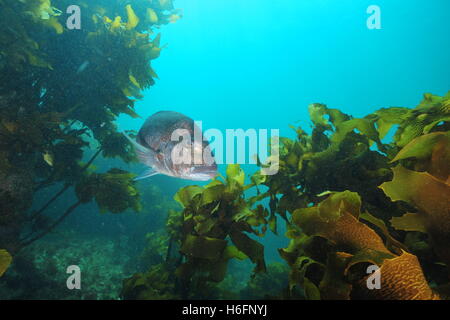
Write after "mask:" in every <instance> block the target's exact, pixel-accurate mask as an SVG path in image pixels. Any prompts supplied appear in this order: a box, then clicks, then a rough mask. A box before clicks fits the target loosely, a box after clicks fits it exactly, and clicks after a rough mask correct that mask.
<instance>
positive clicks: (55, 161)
mask: <svg viewBox="0 0 450 320" xmlns="http://www.w3.org/2000/svg"><path fill="white" fill-rule="evenodd" d="M73 5H76V6H78V7H79V8H80V10H81V26H80V28H79V29H77V28H75V29H73V28H70V27H69V24H68V23H66V22H67V20H68V19H72V18H71V13H66V10H67V8H69V7H70V6H73ZM69 12H70V11H69ZM136 12H139V14H137V13H136ZM179 17H180V13H179V12H178V11H177V10H175V9H174V7H173V4H172V1H171V0H160V1H144V0H135V1H130V2H126V3H125V2H123V1H120V0H117V1H107V0H100V1H96V2H95V3H92V2H91V1H83V0H75V1H67V0H51V1H50V0H20V1H15V0H1V1H0V29H1V30H2V32H1V34H0V48H1V49H0V57H1V59H0V60H1V62H0V179H1V186H0V248H5V249H6V250H8V252H9V253H10V254H11V255H14V254H16V253H17V252H18V251H19V250H20V249H21V248H23V247H24V246H26V245H28V244H30V243H32V242H34V241H35V240H37V239H39V238H41V237H43V236H44V235H46V234H48V233H49V232H50V231H52V230H53V229H54V228H55V227H56V226H57V225H58V224H59V223H60V222H61V221H62V220H63V219H64V218H65V217H67V216H68V215H69V214H71V213H72V212H73V211H74V210H75V209H76V208H77V207H79V206H80V205H81V204H83V203H86V202H88V201H92V200H94V201H95V202H96V203H97V204H98V206H99V207H100V209H101V210H102V211H109V212H113V213H119V212H122V211H124V210H126V209H128V208H131V209H133V210H139V209H140V204H139V192H138V191H137V189H136V188H135V186H134V185H133V182H132V178H133V176H132V175H131V174H129V173H127V172H124V171H122V170H119V169H111V170H109V171H108V172H106V173H101V172H95V170H94V169H93V166H92V163H93V161H94V160H95V159H96V158H97V157H98V156H99V155H101V156H103V157H106V158H113V157H117V158H121V159H122V160H123V161H125V162H131V161H134V160H135V159H134V156H133V152H131V150H132V147H131V145H130V144H129V142H128V141H127V140H126V139H125V137H124V136H123V135H122V134H121V133H119V132H118V131H117V127H116V124H115V123H114V121H115V119H116V118H117V117H118V116H119V115H121V114H127V115H130V116H131V117H138V115H137V113H136V112H135V109H134V104H135V102H136V99H139V98H141V97H142V96H141V93H140V92H141V91H142V90H143V89H146V88H148V87H150V86H151V85H153V84H154V82H155V79H156V78H157V75H156V73H155V71H154V70H153V69H152V66H151V63H150V61H151V60H153V59H156V58H157V57H158V56H159V55H160V52H161V50H162V49H163V47H162V46H161V35H160V34H159V33H157V32H156V31H157V30H158V29H159V28H160V27H161V26H162V25H164V24H167V23H171V22H174V21H176V20H177V19H178V18H179ZM91 150H92V151H91ZM86 158H87V160H85V161H82V160H84V159H86ZM49 187H53V188H54V187H59V191H56V192H55V193H54V195H52V196H50V197H49V199H48V201H46V202H44V204H43V205H42V206H41V207H40V208H34V207H33V208H32V199H33V196H34V195H35V194H36V193H37V192H40V191H42V190H48V189H49ZM67 190H75V191H76V192H75V194H76V197H77V200H76V201H74V202H73V203H72V204H69V205H68V207H67V208H66V209H65V210H62V213H61V215H60V216H59V217H56V218H55V217H52V218H49V217H48V216H46V215H45V213H46V211H47V209H48V208H49V207H50V206H51V205H52V204H53V203H54V201H55V200H57V199H58V198H59V197H60V196H61V195H62V194H64V193H65V192H66V191H67ZM2 257H3V254H2ZM3 261H6V260H5V259H3V258H2V269H3V268H4V265H6V264H5V263H4V262H3Z"/></svg>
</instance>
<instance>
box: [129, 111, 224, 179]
mask: <svg viewBox="0 0 450 320" xmlns="http://www.w3.org/2000/svg"><path fill="white" fill-rule="evenodd" d="M124 135H125V136H126V137H127V139H128V140H129V141H130V142H131V143H132V144H133V146H134V148H135V152H136V155H137V157H138V159H139V161H140V162H141V163H143V164H145V165H146V166H147V167H149V169H148V170H147V171H145V172H144V173H143V174H142V175H140V176H139V177H137V178H135V180H142V179H145V178H148V177H151V176H154V175H156V174H164V175H167V176H171V177H176V178H181V179H186V180H193V181H208V180H211V179H214V178H215V177H216V175H217V174H218V173H217V164H216V162H215V159H214V155H213V154H212V152H211V148H210V146H209V143H208V142H207V141H204V140H203V134H202V132H201V129H200V128H199V127H198V126H197V125H196V124H195V122H194V121H193V120H192V119H190V118H189V117H187V116H185V115H183V114H181V113H179V112H175V111H159V112H157V113H155V114H153V115H152V116H150V117H148V118H147V120H146V121H145V122H144V124H143V125H142V127H141V129H140V130H139V132H138V135H137V137H136V141H135V140H134V139H132V138H131V137H129V136H128V135H127V134H126V133H124Z"/></svg>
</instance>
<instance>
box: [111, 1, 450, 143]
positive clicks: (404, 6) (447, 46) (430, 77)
mask: <svg viewBox="0 0 450 320" xmlns="http://www.w3.org/2000/svg"><path fill="white" fill-rule="evenodd" d="M175 4H176V6H177V7H179V8H182V9H183V10H184V17H183V19H181V20H179V21H178V22H177V23H175V24H171V25H169V26H165V27H164V28H162V42H163V43H167V44H168V48H167V49H165V50H164V51H163V53H162V55H161V57H160V58H159V59H157V60H155V61H154V62H153V65H154V67H155V70H156V72H157V73H158V75H159V77H160V80H159V81H157V82H156V85H155V86H153V87H152V88H151V89H150V90H148V91H147V92H145V98H144V99H143V100H142V101H141V102H139V103H138V104H137V110H138V113H139V114H140V115H142V117H144V118H145V117H147V116H148V115H150V114H152V113H153V112H155V111H157V110H161V109H170V110H177V111H180V112H183V113H186V114H188V115H190V116H191V117H193V118H194V119H196V120H202V121H203V123H204V126H205V127H206V128H208V127H214V128H219V129H222V130H224V129H227V128H279V129H280V130H281V133H282V134H284V135H288V134H290V129H289V128H288V124H293V123H295V124H302V125H306V124H307V123H306V122H305V121H307V120H308V114H307V106H308V104H310V103H313V102H321V103H325V104H327V105H329V106H330V107H337V108H340V109H341V110H343V111H344V112H347V113H350V114H353V115H354V116H363V115H366V114H368V113H370V112H372V111H374V110H376V109H377V108H380V107H388V106H405V107H414V106H416V105H417V104H418V103H419V102H420V100H421V99H422V93H424V92H432V93H435V94H445V93H446V92H447V91H448V88H449V85H450V72H449V71H450V59H449V57H450V38H449V37H448V31H449V27H448V19H447V15H448V12H449V9H450V2H449V1H448V0H432V1H425V0H412V1H405V0H389V1H383V0H376V1H373V0H372V1H365V0H357V1H355V0H340V1H333V0H308V1H305V0H277V1H273V0H245V1H242V0H214V1H211V0H177V1H176V2H175ZM372 4H376V5H378V6H380V8H381V19H382V20H381V21H382V29H381V30H369V29H368V28H367V26H366V20H367V18H368V16H369V15H368V14H367V13H366V9H367V7H368V6H369V5H372ZM296 121H300V122H299V123H296ZM141 122H142V120H139V119H136V120H132V119H130V118H129V117H122V118H120V120H119V123H120V126H121V127H123V128H139V127H140V125H141Z"/></svg>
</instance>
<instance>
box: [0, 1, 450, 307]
mask: <svg viewBox="0 0 450 320" xmlns="http://www.w3.org/2000/svg"><path fill="white" fill-rule="evenodd" d="M72 4H76V5H79V6H80V8H81V17H82V25H81V29H80V30H68V29H67V27H66V26H65V19H66V18H67V16H68V15H67V14H66V13H65V8H67V7H68V6H69V5H72ZM370 5H377V6H379V7H380V9H381V25H382V28H381V29H379V30H377V29H375V30H373V29H372V30H371V29H369V28H368V27H367V25H366V22H367V19H368V17H369V16H370V14H368V13H367V12H366V10H367V8H368V7H369V6H370ZM0 7H1V15H0V27H1V31H2V34H3V36H1V37H0V43H1V48H0V58H1V60H0V68H1V70H2V71H1V76H0V80H1V81H0V83H1V84H0V109H1V114H0V117H1V121H2V128H1V131H0V134H1V138H0V145H1V147H0V166H1V181H2V182H1V184H2V190H1V202H2V205H1V206H2V208H1V209H2V211H1V213H0V266H1V267H2V268H0V276H1V275H2V274H3V272H4V274H3V275H2V276H1V277H0V299H183V298H193V299H223V298H226V299H263V298H274V299H320V298H321V299H347V298H355V299H357V298H363V299H369V298H374V299H409V298H419V299H435V298H437V297H439V298H446V297H447V294H448V293H449V286H448V280H449V279H448V266H449V264H448V262H449V261H450V259H449V258H450V252H449V251H448V248H446V245H448V243H450V242H448V241H450V227H449V224H450V213H449V203H448V199H449V181H450V180H448V173H449V171H450V169H449V167H450V165H449V163H450V161H449V160H450V147H449V145H450V143H449V141H450V136H449V133H448V132H449V123H450V111H449V110H450V109H449V108H450V100H449V94H448V90H449V89H450V76H449V75H450V59H449V57H450V37H449V36H448V31H449V30H448V22H447V17H446V15H447V13H448V12H449V10H450V2H448V1H447V0H433V1H424V0H410V1H404V0H389V1H387V0H386V1H383V0H376V1H365V0H357V1H355V0H340V1H332V0H297V1H294V0H280V1H273V0H272V1H270V0H245V1H242V0H176V1H173V3H172V1H170V0H152V1H144V0H133V1H131V0H130V1H119V0H117V1H116V0H114V1H100V0H99V1H93V2H90V1H79V0H73V1H65V0H52V1H51V2H50V1H46V0H35V1H31V0H22V1H12V0H0ZM149 8H150V9H149ZM57 9H58V10H61V12H62V13H61V12H59V11H58V10H57ZM117 16H121V17H122V18H121V19H119V20H117V18H116V19H115V17H117ZM136 17H137V18H136ZM87 20H89V22H85V21H87ZM149 30H152V31H151V32H150V33H149V32H148V31H149ZM159 32H161V37H160V38H159V36H157V34H158V33H159ZM147 44H150V45H147ZM166 44H167V45H166ZM136 48H137V49H136ZM159 51H160V52H159ZM108 59H109V60H108ZM150 60H151V68H150V69H149V62H150ZM155 73H156V74H157V76H156V74H155ZM424 94H427V95H425V96H424ZM391 107H395V108H391ZM382 108H391V109H382ZM160 110H173V111H177V112H180V113H183V114H185V115H187V116H189V117H190V118H192V119H194V120H199V121H202V123H203V129H204V130H206V129H209V128H215V129H219V130H221V131H222V132H225V130H226V129H238V128H242V129H244V130H246V129H251V128H253V129H279V130H280V136H282V137H286V139H285V140H282V141H281V142H282V147H281V151H280V157H281V162H280V173H279V174H278V175H276V176H274V177H270V178H262V177H261V176H260V175H259V169H260V167H259V166H257V165H250V164H244V165H241V166H240V167H239V166H227V165H219V171H220V173H221V175H222V176H223V177H222V178H218V181H220V182H214V183H213V184H212V185H211V184H209V182H206V183H198V182H192V181H185V180H180V179H176V178H172V177H168V176H164V175H157V176H154V177H151V178H148V179H145V180H142V181H138V182H133V181H132V178H133V177H134V175H136V174H139V173H141V172H142V171H143V170H144V166H143V165H142V164H139V163H138V162H137V161H136V159H134V151H133V148H131V145H129V144H128V142H127V141H126V139H124V138H123V136H122V135H121V132H123V131H125V130H134V131H138V130H139V129H140V127H141V126H142V124H143V122H144V120H145V119H146V118H147V117H149V116H151V115H152V114H154V113H155V112H157V111H160ZM379 110H385V111H384V112H378V111H379ZM412 110H414V111H412ZM23 114H25V115H23ZM136 114H137V115H139V117H138V116H137V115H136ZM49 119H50V120H49ZM357 119H362V120H357ZM354 120H357V121H354ZM49 122H51V123H52V124H51V125H49V124H48V123H49ZM105 123H106V125H104V124H105ZM290 125H291V126H293V128H294V130H293V129H292V128H290ZM83 130H84V131H83ZM36 132H37V133H36ZM36 136H42V137H43V138H42V139H41V140H42V141H41V140H39V139H37V138H35V137H36ZM33 137H34V138H33ZM424 137H425V138H424ZM417 139H419V140H417ZM61 141H62V142H63V143H62V142H61ZM102 146H104V147H103V148H102ZM98 147H100V149H97V148H98ZM97 150H100V151H99V154H96V152H97ZM405 150H406V151H405ZM402 152H403V153H402ZM93 156H94V157H93ZM92 157H93V158H92ZM90 159H91V160H92V163H91V162H90ZM396 165H398V167H397V166H396ZM399 167H401V168H399ZM395 168H396V169H395ZM111 170H112V171H111ZM241 170H243V172H245V180H243V179H244V173H243V172H242V171H241ZM402 170H403V171H402ZM130 173H131V174H130ZM414 174H416V175H414ZM425 174H426V175H429V176H426V177H425V176H424V175H425ZM396 175H397V176H396ZM395 177H397V180H396V179H395ZM220 179H221V180H220ZM422 179H432V181H431V182H430V181H429V180H426V181H425V180H422ZM389 183H391V184H390V185H386V184H389ZM194 185H197V186H203V187H204V189H203V187H195V188H193V187H192V186H194ZM27 186H30V187H31V188H32V190H28V189H27V188H26V187H27ZM33 186H34V187H33ZM247 186H248V187H247ZM380 186H381V187H380ZM405 186H408V187H405ZM424 186H426V187H424ZM409 187H411V188H412V189H413V190H409V189H408V188H409ZM179 190H181V191H179ZM208 190H209V191H208ZM382 190H383V191H382ZM399 190H405V191H404V192H400V191H399ZM423 190H427V192H429V193H426V192H425V191H423ZM177 192H178V193H177ZM327 192H332V193H327ZM383 192H384V193H383ZM205 193H207V195H205ZM176 194H177V196H176V200H174V197H175V195H176ZM417 199H419V200H417ZM49 200H52V201H51V202H48V201H49ZM53 200H54V201H53ZM324 203H325V204H324ZM72 204H75V205H74V208H73V212H72V211H69V212H68V211H67V210H70V206H71V205H72ZM68 208H69V209H68ZM343 208H345V210H344V209H343ZM430 208H431V209H430ZM41 209H43V210H41ZM138 211H139V212H138ZM324 212H326V213H324ZM66 213H67V217H66V216H64V218H63V219H61V221H60V220H59V217H61V216H62V215H65V214H66ZM347 214H348V216H347ZM405 214H406V215H408V214H409V216H407V218H406V219H403V220H400V219H401V218H402V216H404V215H405ZM412 214H415V217H414V218H411V215H412ZM213 215H217V218H216V217H214V218H211V217H210V216H213ZM236 216H238V217H236ZM416 216H420V217H421V218H420V219H419V218H417V217H416ZM393 218H397V220H395V219H393ZM321 219H325V220H323V221H322V220H321ZM345 219H347V220H345ZM427 219H428V220H427ZM319 220H320V221H319ZM341 220H342V221H341ZM344 220H345V221H344ZM363 220H364V221H363ZM419 220H420V221H421V222H420V226H418V225H419V223H418V222H417V221H419ZM205 221H206V222H205ZM411 221H413V222H411ZM437 225H439V226H440V227H437ZM336 230H338V231H336ZM355 230H356V231H355ZM42 232H44V235H43V236H42V237H38V239H36V240H34V239H33V238H34V237H35V236H39V235H41V234H42ZM352 234H355V235H360V238H358V239H353V238H351V236H350V235H352ZM30 239H31V240H32V241H29V240H30ZM28 242H29V243H28ZM24 243H26V245H23V244H24ZM231 244H232V245H231ZM2 248H4V250H2ZM280 248H285V249H284V250H279V249H280ZM406 254H408V256H405V255H406ZM396 259H412V260H407V261H406V262H405V261H403V260H401V261H400V262H399V263H405V265H408V266H412V267H411V268H409V267H405V268H404V269H405V278H406V279H410V282H411V286H408V288H399V289H398V291H396V290H394V292H384V290H381V291H380V293H379V294H372V293H370V294H367V293H365V292H364V290H363V289H361V288H360V287H363V286H361V285H360V284H361V281H362V280H361V279H363V278H364V277H363V276H361V273H362V272H363V271H361V270H363V267H366V265H367V264H369V263H373V264H378V265H383V266H385V268H386V270H387V271H386V273H387V274H389V271H388V270H390V269H389V264H393V263H394V262H398V261H399V260H396ZM414 259H416V260H414ZM386 261H387V262H386ZM344 264H345V266H346V267H343V265H344ZM70 265H77V266H80V268H81V289H80V290H76V289H75V290H69V289H68V288H67V286H66V280H67V278H68V277H69V275H70V274H68V273H66V268H67V267H68V266H70ZM343 270H345V271H343ZM402 270H403V269H402ZM350 271H351V272H350ZM350 273H352V274H350ZM400 274H401V272H400ZM364 276H366V275H365V274H364ZM400 277H401V275H400ZM327 279H328V280H327ZM330 279H331V280H330ZM355 279H356V280H355ZM399 279H400V280H401V279H402V278H399ZM399 279H395V280H396V281H395V283H400V282H401V281H400V280H399ZM403 279H404V278H403ZM397 280H398V281H397ZM333 281H334V282H333ZM330 282H333V283H334V284H333V285H330ZM358 284H359V286H358ZM333 288H334V289H333ZM336 288H338V289H336Z"/></svg>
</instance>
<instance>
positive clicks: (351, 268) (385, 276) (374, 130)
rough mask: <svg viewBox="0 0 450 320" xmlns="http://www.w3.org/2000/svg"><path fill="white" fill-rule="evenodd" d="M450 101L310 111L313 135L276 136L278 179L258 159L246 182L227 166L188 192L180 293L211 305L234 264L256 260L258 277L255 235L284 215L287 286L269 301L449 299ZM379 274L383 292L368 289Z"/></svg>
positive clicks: (180, 222)
mask: <svg viewBox="0 0 450 320" xmlns="http://www.w3.org/2000/svg"><path fill="white" fill-rule="evenodd" d="M449 98H450V94H447V95H446V96H444V97H438V96H435V95H431V94H425V98H424V100H423V101H422V102H421V103H420V104H419V105H418V106H417V107H416V108H414V109H407V108H399V107H392V108H384V109H380V110H378V111H375V112H374V113H372V114H369V115H367V116H365V117H363V118H353V117H352V116H350V115H347V114H345V113H343V112H341V111H339V110H337V109H330V108H328V107H326V106H325V105H323V104H312V105H310V107H309V112H310V117H311V120H312V123H313V128H312V132H311V133H310V134H308V133H307V132H306V131H304V130H303V129H301V128H300V127H299V128H295V127H292V128H293V129H294V130H295V131H296V134H297V138H296V139H289V138H280V141H281V147H280V159H279V166H280V170H279V173H278V174H276V175H273V176H265V175H263V171H262V169H264V168H265V167H266V165H265V164H263V163H258V164H259V166H260V167H261V170H260V171H257V172H256V173H255V174H253V175H252V176H251V177H250V180H251V183H250V184H248V185H246V184H245V174H244V173H243V171H242V170H241V169H240V168H239V166H238V165H229V166H228V167H227V176H226V178H224V179H222V180H221V179H220V178H217V179H216V180H214V181H213V182H211V183H210V184H209V185H207V186H205V187H200V186H188V187H184V188H182V189H180V190H179V192H178V193H177V194H176V196H175V200H177V201H178V202H179V203H180V204H181V205H182V206H183V208H184V209H183V211H182V212H181V213H176V212H172V213H171V214H170V219H169V223H168V228H169V229H170V230H171V231H170V233H171V234H172V236H173V239H174V240H175V242H177V243H178V248H179V250H178V251H179V253H180V255H181V258H180V259H179V260H178V264H176V265H175V267H177V269H176V271H175V272H174V273H175V276H176V278H177V279H178V280H181V282H177V283H178V285H179V286H178V287H177V288H178V289H177V290H179V291H177V292H179V293H180V295H181V297H183V298H199V297H200V298H201V297H203V298H205V297H206V298H208V293H211V291H210V289H211V283H212V282H222V281H223V280H224V279H225V278H226V272H227V264H228V260H229V259H230V258H237V261H239V260H240V259H245V258H246V257H248V258H250V259H251V261H252V262H253V263H255V264H256V267H255V269H254V272H255V274H254V275H253V278H256V277H257V275H258V274H263V273H264V272H265V271H266V268H265V262H264V254H263V252H264V247H263V246H262V245H261V244H259V243H258V242H256V241H255V240H253V239H252V238H251V237H249V236H248V234H253V235H254V236H260V237H264V236H265V234H266V231H267V230H268V229H270V230H271V231H272V232H274V233H277V224H278V222H277V221H278V217H280V218H281V219H282V220H284V221H285V223H286V226H287V232H286V234H285V236H286V237H287V238H288V239H290V243H289V245H288V247H287V248H281V249H279V254H280V256H281V258H282V259H284V261H285V262H286V264H287V265H288V266H289V269H290V271H289V276H288V279H289V281H288V286H287V288H286V290H285V291H283V292H280V293H279V294H278V296H271V297H270V298H285V299H305V298H306V299H313V300H317V299H399V300H407V299H421V300H428V299H447V298H448V287H449V282H448V281H449V277H448V274H447V275H444V274H443V270H444V268H445V267H447V272H448V266H449V265H450V260H449V258H450V255H449V251H448V243H449V242H450V238H449V235H450V232H449V230H450V228H449V227H448V221H449V212H450V211H449V210H450V204H449V200H448V199H450V193H449V192H450V186H449V173H450V166H449V164H450V161H449V159H450V152H449V150H450V139H449V130H448V128H449V112H450V111H449V105H450V104H449ZM392 130H394V131H393V134H392V138H391V139H390V141H389V140H388V141H386V140H387V139H386V137H387V134H388V133H389V132H392ZM248 190H253V191H255V193H256V195H254V196H251V197H248V196H246V195H245V193H244V192H245V191H248ZM261 190H264V191H261ZM267 200H268V205H266V203H267V202H266V201H267ZM176 230H178V232H177V231H176ZM230 244H233V246H231V245H230ZM370 270H372V271H370ZM372 272H375V273H374V274H373V273H372ZM377 275H380V277H381V280H380V281H381V282H382V286H381V287H380V288H379V289H378V290H371V289H372V288H371V287H370V283H369V282H370V281H372V280H373V277H374V276H377ZM218 288H220V286H217V287H216V289H218ZM260 291H261V292H263V291H264V290H260ZM202 293H203V294H202ZM242 294H245V292H243V293H242ZM215 296H217V293H216V295H215ZM219 296H220V295H219ZM209 297H210V296H209ZM266 298H268V297H266Z"/></svg>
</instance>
